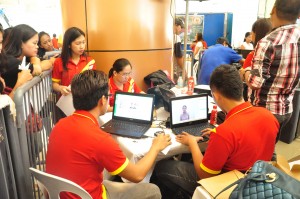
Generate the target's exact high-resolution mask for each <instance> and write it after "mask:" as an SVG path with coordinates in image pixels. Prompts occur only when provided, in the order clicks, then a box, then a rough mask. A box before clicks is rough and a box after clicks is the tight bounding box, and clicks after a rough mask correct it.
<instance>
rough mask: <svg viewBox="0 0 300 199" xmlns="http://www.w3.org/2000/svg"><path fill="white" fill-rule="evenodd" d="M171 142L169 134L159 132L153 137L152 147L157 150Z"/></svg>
mask: <svg viewBox="0 0 300 199" xmlns="http://www.w3.org/2000/svg"><path fill="white" fill-rule="evenodd" d="M170 144H172V142H171V137H170V135H169V134H164V133H160V134H157V136H156V137H155V138H154V139H153V142H152V147H153V148H155V149H157V150H158V152H160V151H162V150H163V149H164V148H166V147H167V146H169V145H170Z"/></svg>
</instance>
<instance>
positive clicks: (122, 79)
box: [108, 58, 144, 111]
mask: <svg viewBox="0 0 300 199" xmlns="http://www.w3.org/2000/svg"><path fill="white" fill-rule="evenodd" d="M131 71H132V66H131V63H130V62H129V61H128V60H127V59H125V58H120V59H117V60H116V61H115V62H114V64H113V67H112V68H111V69H110V70H109V73H108V77H109V91H110V94H112V97H111V98H110V99H109V105H110V106H109V107H108V111H112V110H113V106H114V94H115V92H116V91H123V92H130V93H144V92H143V91H142V90H141V89H140V88H139V87H138V85H137V84H136V83H135V82H134V79H132V78H131V77H130V75H131Z"/></svg>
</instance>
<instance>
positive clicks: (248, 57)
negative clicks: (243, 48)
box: [243, 50, 254, 68]
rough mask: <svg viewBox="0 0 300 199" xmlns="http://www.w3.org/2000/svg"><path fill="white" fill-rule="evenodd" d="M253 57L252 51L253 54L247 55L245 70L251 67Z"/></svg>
mask: <svg viewBox="0 0 300 199" xmlns="http://www.w3.org/2000/svg"><path fill="white" fill-rule="evenodd" d="M253 55H254V50H253V51H251V52H250V53H249V54H248V55H247V57H246V59H245V62H244V64H243V68H247V67H251V65H252V59H253Z"/></svg>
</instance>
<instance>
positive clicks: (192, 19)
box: [176, 15, 204, 43]
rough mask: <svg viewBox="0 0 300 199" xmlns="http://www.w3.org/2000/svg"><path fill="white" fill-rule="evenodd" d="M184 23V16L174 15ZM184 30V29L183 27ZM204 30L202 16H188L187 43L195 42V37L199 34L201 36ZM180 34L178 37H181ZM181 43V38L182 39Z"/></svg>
mask: <svg viewBox="0 0 300 199" xmlns="http://www.w3.org/2000/svg"><path fill="white" fill-rule="evenodd" d="M176 17H178V18H180V19H181V20H183V21H184V22H185V15H176ZM185 28H186V27H185ZM203 30H204V15H189V16H188V31H187V35H188V36H187V43H191V42H192V41H194V40H195V35H196V34H197V33H199V32H201V33H202V34H203ZM183 35H184V34H181V35H180V36H183ZM182 41H183V38H182Z"/></svg>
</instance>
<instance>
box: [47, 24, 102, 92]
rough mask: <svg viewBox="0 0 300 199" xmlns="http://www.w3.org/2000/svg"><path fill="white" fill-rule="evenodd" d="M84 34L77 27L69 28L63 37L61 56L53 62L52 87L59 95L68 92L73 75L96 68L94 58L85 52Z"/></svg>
mask: <svg viewBox="0 0 300 199" xmlns="http://www.w3.org/2000/svg"><path fill="white" fill-rule="evenodd" d="M85 46H86V41H85V34H84V32H83V31H82V30H80V29H79V28H77V27H72V28H69V29H68V30H67V31H66V32H65V34H64V39H63V46H62V52H61V57H59V58H57V59H56V60H55V62H54V68H53V71H52V81H53V89H54V90H55V91H56V92H59V93H60V94H61V95H68V94H70V91H71V89H70V88H69V85H70V84H71V81H72V79H73V77H74V76H75V75H76V74H78V73H81V72H83V71H84V70H90V69H93V70H95V69H96V65H95V60H94V59H93V58H91V57H89V56H87V55H86V53H85V51H84V50H85Z"/></svg>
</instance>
